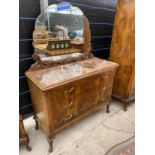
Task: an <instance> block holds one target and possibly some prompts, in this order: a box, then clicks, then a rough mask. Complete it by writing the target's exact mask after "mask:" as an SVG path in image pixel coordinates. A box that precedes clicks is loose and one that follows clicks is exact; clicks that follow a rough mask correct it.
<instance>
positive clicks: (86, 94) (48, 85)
mask: <svg viewBox="0 0 155 155" xmlns="http://www.w3.org/2000/svg"><path fill="white" fill-rule="evenodd" d="M117 66H118V65H117V64H116V63H113V62H110V61H106V60H101V59H98V58H92V59H88V60H83V61H78V62H75V63H70V64H66V65H59V66H56V67H50V68H46V69H41V70H36V71H32V70H30V71H27V72H26V76H27V79H28V83H29V87H30V92H31V98H32V102H33V107H34V113H35V117H34V119H35V121H36V129H37V128H38V123H39V124H40V126H41V127H42V129H43V131H44V132H45V133H46V135H47V139H48V143H49V146H50V147H49V152H52V150H53V147H52V143H53V139H54V136H55V134H57V133H58V132H59V131H61V130H62V129H64V128H66V127H68V126H70V125H72V124H73V123H76V122H77V121H79V120H80V119H82V118H84V117H85V116H87V115H88V114H90V113H92V112H94V111H96V110H97V109H99V108H101V107H106V108H107V112H109V104H110V101H111V93H112V86H113V79H114V75H115V71H116V68H117Z"/></svg>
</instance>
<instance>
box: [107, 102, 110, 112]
mask: <svg viewBox="0 0 155 155" xmlns="http://www.w3.org/2000/svg"><path fill="white" fill-rule="evenodd" d="M109 107H110V105H109V104H108V105H107V111H106V112H107V113H110V110H109Z"/></svg>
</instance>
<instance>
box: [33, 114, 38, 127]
mask: <svg viewBox="0 0 155 155" xmlns="http://www.w3.org/2000/svg"><path fill="white" fill-rule="evenodd" d="M33 119H34V120H35V123H36V125H35V129H36V130H38V129H39V125H38V120H37V116H36V114H34V116H33Z"/></svg>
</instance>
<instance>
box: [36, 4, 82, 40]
mask: <svg viewBox="0 0 155 155" xmlns="http://www.w3.org/2000/svg"><path fill="white" fill-rule="evenodd" d="M83 20H84V15H83V12H82V11H81V10H80V9H79V8H78V7H74V6H72V5H71V4H70V3H68V2H63V3H60V4H52V5H50V6H49V7H48V8H47V9H46V10H45V11H44V12H43V13H41V14H40V15H39V16H38V18H37V20H36V23H35V30H39V31H48V37H49V39H50V40H53V41H54V40H70V41H72V42H75V43H78V42H79V43H80V42H83V29H84V28H83Z"/></svg>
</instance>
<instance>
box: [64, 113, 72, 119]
mask: <svg viewBox="0 0 155 155" xmlns="http://www.w3.org/2000/svg"><path fill="white" fill-rule="evenodd" d="M72 116H73V115H72V114H71V115H70V116H68V117H67V118H66V119H65V121H67V120H70V119H71V118H72Z"/></svg>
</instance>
